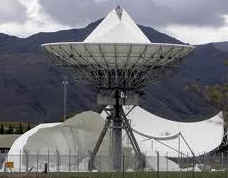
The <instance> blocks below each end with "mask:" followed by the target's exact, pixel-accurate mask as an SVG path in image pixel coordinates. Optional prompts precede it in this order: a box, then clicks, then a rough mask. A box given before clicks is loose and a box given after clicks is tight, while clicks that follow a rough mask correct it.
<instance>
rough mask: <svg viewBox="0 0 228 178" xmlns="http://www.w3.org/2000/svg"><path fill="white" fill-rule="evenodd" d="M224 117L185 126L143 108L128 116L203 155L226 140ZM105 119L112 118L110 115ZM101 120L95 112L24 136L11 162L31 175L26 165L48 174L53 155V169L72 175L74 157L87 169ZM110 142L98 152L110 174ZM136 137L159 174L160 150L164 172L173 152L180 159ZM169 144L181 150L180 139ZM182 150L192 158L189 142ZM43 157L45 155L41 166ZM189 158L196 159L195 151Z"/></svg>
mask: <svg viewBox="0 0 228 178" xmlns="http://www.w3.org/2000/svg"><path fill="white" fill-rule="evenodd" d="M220 114H221V113H219V114H218V115H215V116H214V117H212V118H210V119H208V120H205V121H201V122H194V123H180V122H174V121H168V120H166V119H164V118H161V117H158V116H156V115H153V114H151V113H149V112H147V111H145V110H143V109H142V108H140V107H136V108H135V109H134V110H133V111H132V112H131V113H130V114H129V116H128V118H129V119H130V120H131V123H132V127H133V129H135V130H137V131H139V132H141V133H144V134H146V135H152V136H156V137H164V138H165V137H167V136H169V135H174V134H176V133H178V132H181V133H182V134H183V136H184V137H185V138H186V140H187V141H188V143H189V145H190V146H191V148H192V149H193V150H194V152H195V154H196V155H199V154H201V153H207V152H209V151H211V150H213V149H214V148H216V147H217V146H219V145H220V143H221V141H222V138H223V119H222V118H221V117H220ZM101 116H102V117H106V116H105V113H104V112H103V113H102V114H101ZM101 116H100V115H99V114H97V113H94V112H91V111H89V112H84V113H81V114H78V115H75V116H74V117H72V118H71V119H69V120H67V121H65V122H64V123H52V124H41V125H39V126H37V127H35V128H33V129H31V130H30V131H28V132H26V133H25V134H23V135H22V136H21V137H19V138H18V139H17V140H16V141H15V142H14V144H13V146H12V148H11V149H10V151H9V157H8V161H13V162H14V163H15V171H19V169H21V171H26V164H29V165H28V166H27V169H31V168H34V169H33V170H34V171H36V170H37V169H38V171H42V170H43V169H44V163H47V162H48V160H47V159H48V154H49V159H50V160H49V171H56V170H59V171H69V167H68V163H69V160H68V159H69V156H70V157H71V159H72V160H71V164H72V168H71V171H78V170H79V171H87V170H88V160H89V154H88V153H89V152H88V151H90V150H91V149H92V148H93V146H94V144H95V143H96V140H97V138H98V135H99V133H100V131H101V130H102V127H103V126H104V119H103V118H102V117H101ZM212 130H213V132H212ZM109 138H110V137H108V136H106V137H105V141H104V143H103V145H102V147H101V150H100V152H99V154H98V157H99V155H102V156H103V157H102V159H101V160H103V161H101V162H99V165H98V167H100V168H102V170H109V169H110V167H111V165H110V164H111V163H110V162H109V161H110V155H109V151H110V150H109V149H110V147H109V144H110V140H109ZM136 139H137V141H138V143H139V145H140V148H141V149H142V152H143V153H144V154H145V155H146V156H147V159H146V162H147V165H146V166H147V168H150V169H154V170H156V166H157V162H156V157H155V156H156V151H159V153H160V156H161V157H160V171H166V164H167V159H166V156H167V153H168V156H170V157H177V156H178V153H177V152H174V151H172V150H171V149H169V148H168V147H166V146H164V145H162V144H159V143H157V142H156V141H153V144H152V140H147V141H145V138H144V137H142V136H140V135H137V134H136ZM123 140H124V143H123V144H124V146H125V147H127V146H128V141H127V140H126V137H125V135H123ZM163 142H164V143H166V144H169V145H170V146H172V147H174V148H176V149H177V147H178V141H177V139H176V140H168V141H163ZM181 152H183V153H186V154H187V153H188V152H189V150H188V148H187V147H186V145H185V144H184V143H183V142H181ZM26 154H28V155H29V163H27V162H26V160H27V158H26ZM69 154H70V155H69ZM19 155H21V157H20V156H19ZM32 155H33V156H32ZM37 155H40V157H39V163H38V164H37ZM42 155H43V156H42ZM56 155H60V157H61V164H60V166H59V168H57V162H56V159H57V157H56ZM64 155H67V156H64ZM73 155H76V157H77V156H78V155H80V156H79V157H77V158H76V159H74V156H73ZM189 156H191V154H190V152H189ZM20 162H21V164H20ZM101 164H102V165H101ZM168 164H169V171H178V170H179V166H178V165H177V164H176V163H174V162H172V161H170V160H168ZM37 165H38V166H37ZM73 165H74V166H73Z"/></svg>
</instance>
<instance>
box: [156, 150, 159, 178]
mask: <svg viewBox="0 0 228 178" xmlns="http://www.w3.org/2000/svg"><path fill="white" fill-rule="evenodd" d="M156 153H157V177H158V178H159V152H158V151H157V152H156Z"/></svg>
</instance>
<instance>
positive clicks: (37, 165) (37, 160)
mask: <svg viewBox="0 0 228 178" xmlns="http://www.w3.org/2000/svg"><path fill="white" fill-rule="evenodd" d="M38 167H39V153H38V152H37V154H36V172H37V173H38V172H39V170H38V169H39V168H38Z"/></svg>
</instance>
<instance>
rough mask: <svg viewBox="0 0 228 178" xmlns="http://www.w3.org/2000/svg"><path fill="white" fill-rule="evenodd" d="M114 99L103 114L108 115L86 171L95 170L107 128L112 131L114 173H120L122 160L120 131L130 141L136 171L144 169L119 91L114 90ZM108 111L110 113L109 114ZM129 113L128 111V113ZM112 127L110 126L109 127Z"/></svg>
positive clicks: (143, 157)
mask: <svg viewBox="0 0 228 178" xmlns="http://www.w3.org/2000/svg"><path fill="white" fill-rule="evenodd" d="M114 98H115V105H113V106H112V108H111V109H110V108H109V109H108V108H106V109H105V112H106V113H107V114H108V116H107V118H106V120H105V125H104V128H103V129H102V131H101V133H100V135H99V138H98V140H97V143H96V145H95V147H94V149H93V151H92V152H91V153H90V160H89V164H88V169H89V170H90V171H92V170H94V169H96V167H95V158H96V154H97V153H98V151H99V148H100V146H101V144H102V142H103V139H104V137H105V135H106V133H107V130H108V129H109V128H111V129H112V149H113V156H112V163H113V169H114V170H115V171H120V170H121V169H122V158H123V151H122V130H123V129H124V130H125V131H126V134H127V136H128V138H129V140H130V143H131V145H132V147H133V150H134V152H135V155H136V158H137V160H138V162H137V163H138V164H137V166H136V168H137V169H143V168H144V167H145V156H144V155H143V154H142V152H141V150H140V147H139V145H138V143H137V141H136V138H135V136H134V134H133V130H132V128H131V125H130V122H129V120H128V119H127V114H125V113H124V111H123V104H122V102H121V99H122V98H121V90H120V89H115V91H114ZM109 111H110V112H109ZM129 112H130V111H129ZM111 125H112V126H111Z"/></svg>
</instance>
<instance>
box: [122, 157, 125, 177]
mask: <svg viewBox="0 0 228 178" xmlns="http://www.w3.org/2000/svg"><path fill="white" fill-rule="evenodd" d="M122 159H123V160H122V165H123V177H124V176H125V164H124V163H125V162H124V161H125V156H124V152H123V158H122Z"/></svg>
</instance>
